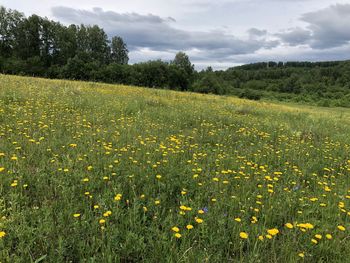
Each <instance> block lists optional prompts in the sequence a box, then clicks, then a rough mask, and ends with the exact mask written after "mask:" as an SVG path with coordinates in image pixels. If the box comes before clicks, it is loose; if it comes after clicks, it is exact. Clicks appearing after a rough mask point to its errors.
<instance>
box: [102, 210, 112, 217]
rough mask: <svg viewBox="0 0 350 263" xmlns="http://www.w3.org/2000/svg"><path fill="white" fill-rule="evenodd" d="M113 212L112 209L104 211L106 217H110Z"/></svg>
mask: <svg viewBox="0 0 350 263" xmlns="http://www.w3.org/2000/svg"><path fill="white" fill-rule="evenodd" d="M111 214H112V211H107V212H104V213H103V216H104V217H109V216H110V215H111Z"/></svg>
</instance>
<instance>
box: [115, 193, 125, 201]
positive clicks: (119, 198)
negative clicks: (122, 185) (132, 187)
mask: <svg viewBox="0 0 350 263" xmlns="http://www.w3.org/2000/svg"><path fill="white" fill-rule="evenodd" d="M122 196H123V195H122V194H117V195H116V196H115V197H114V201H119V200H121V199H122Z"/></svg>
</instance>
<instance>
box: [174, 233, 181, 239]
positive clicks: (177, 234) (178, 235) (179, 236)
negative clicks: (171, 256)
mask: <svg viewBox="0 0 350 263" xmlns="http://www.w3.org/2000/svg"><path fill="white" fill-rule="evenodd" d="M174 236H175V237H176V238H181V237H182V235H181V234H180V233H176V234H175V235H174Z"/></svg>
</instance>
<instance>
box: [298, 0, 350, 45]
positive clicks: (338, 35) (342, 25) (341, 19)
mask: <svg viewBox="0 0 350 263" xmlns="http://www.w3.org/2000/svg"><path fill="white" fill-rule="evenodd" d="M301 20H302V21H304V22H306V23H308V24H309V25H308V26H307V28H308V29H309V30H310V31H311V32H312V41H311V43H310V45H311V46H312V47H314V48H319V49H324V48H331V47H337V46H342V45H345V44H347V43H349V41H350V30H349V25H350V4H336V5H331V6H330V7H328V8H324V9H321V10H319V11H316V12H310V13H306V14H304V15H303V16H302V17H301Z"/></svg>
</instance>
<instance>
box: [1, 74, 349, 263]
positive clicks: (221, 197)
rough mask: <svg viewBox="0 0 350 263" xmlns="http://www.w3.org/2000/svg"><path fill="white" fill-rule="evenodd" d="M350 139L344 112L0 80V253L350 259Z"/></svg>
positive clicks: (93, 258) (48, 257) (63, 257)
mask: <svg viewBox="0 0 350 263" xmlns="http://www.w3.org/2000/svg"><path fill="white" fill-rule="evenodd" d="M349 135H350V110H349V109H342V108H317V107H310V106H301V105H297V106H296V105H292V104H289V105H287V104H278V103H269V102H266V101H265V102H264V101H259V102H254V101H248V100H243V99H238V98H234V97H225V96H214V95H202V94H194V93H181V92H175V91H169V90H156V89H145V88H139V87H127V86H118V85H107V84H97V83H92V82H91V83H89V82H77V81H76V82H75V81H64V80H45V79H38V78H29V77H15V76H7V75H0V262H3V263H4V262H348V259H349V258H350V220H349V219H350V209H349V208H350V177H349V176H350V156H349V150H350V136H349ZM348 209H349V210H348Z"/></svg>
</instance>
